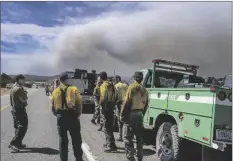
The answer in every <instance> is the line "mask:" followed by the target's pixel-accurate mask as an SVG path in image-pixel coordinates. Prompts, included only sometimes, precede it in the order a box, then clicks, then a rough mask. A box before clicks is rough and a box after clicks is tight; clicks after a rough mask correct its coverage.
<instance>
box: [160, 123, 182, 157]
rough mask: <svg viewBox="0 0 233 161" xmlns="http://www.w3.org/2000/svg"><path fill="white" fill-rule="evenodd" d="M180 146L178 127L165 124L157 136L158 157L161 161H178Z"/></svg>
mask: <svg viewBox="0 0 233 161" xmlns="http://www.w3.org/2000/svg"><path fill="white" fill-rule="evenodd" d="M179 145H180V139H179V137H178V128H177V125H173V124H171V123H169V122H165V123H163V124H162V125H161V126H160V127H159V130H158V132H157V135H156V155H157V157H158V159H159V160H160V161H178V160H179V158H178V157H179V148H180V147H179Z"/></svg>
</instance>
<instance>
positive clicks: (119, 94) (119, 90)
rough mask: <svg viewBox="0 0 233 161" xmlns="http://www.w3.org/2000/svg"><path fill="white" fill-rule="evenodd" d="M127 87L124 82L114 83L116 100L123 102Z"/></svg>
mask: <svg viewBox="0 0 233 161" xmlns="http://www.w3.org/2000/svg"><path fill="white" fill-rule="evenodd" d="M127 88H128V85H127V84H126V83H123V82H118V83H117V84H115V89H116V98H117V101H120V102H123V100H124V97H125V94H126V91H127Z"/></svg>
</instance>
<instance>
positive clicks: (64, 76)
mask: <svg viewBox="0 0 233 161" xmlns="http://www.w3.org/2000/svg"><path fill="white" fill-rule="evenodd" d="M59 79H60V81H61V82H64V81H65V80H67V79H68V74H67V73H66V72H64V73H61V74H60V76H59Z"/></svg>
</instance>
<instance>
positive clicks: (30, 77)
mask: <svg viewBox="0 0 233 161" xmlns="http://www.w3.org/2000/svg"><path fill="white" fill-rule="evenodd" d="M9 76H10V77H11V78H12V79H14V78H15V76H16V75H9ZM24 76H25V77H26V79H27V80H28V81H35V82H37V81H38V82H43V81H50V80H54V79H56V78H57V77H58V75H53V76H39V75H30V74H25V75H24ZM129 79H130V77H122V80H123V81H128V80H129Z"/></svg>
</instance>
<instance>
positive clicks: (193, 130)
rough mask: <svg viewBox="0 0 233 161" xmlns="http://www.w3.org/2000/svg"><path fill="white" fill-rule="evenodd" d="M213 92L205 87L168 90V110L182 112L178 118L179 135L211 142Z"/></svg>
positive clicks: (205, 142) (206, 142)
mask: <svg viewBox="0 0 233 161" xmlns="http://www.w3.org/2000/svg"><path fill="white" fill-rule="evenodd" d="M213 107H214V93H212V92H210V90H209V89H208V90H207V89H206V90H203V89H200V90H197V89H177V90H171V91H169V96H168V112H173V113H177V115H179V114H182V115H183V119H178V120H177V121H178V124H179V130H178V131H179V133H178V134H179V136H180V137H183V138H187V139H191V140H193V141H198V142H202V143H204V144H209V145H210V144H211V138H212V122H213V121H212V120H213V112H214V111H213Z"/></svg>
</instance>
